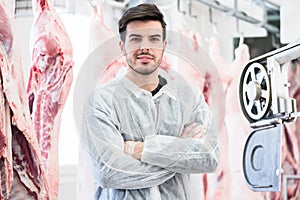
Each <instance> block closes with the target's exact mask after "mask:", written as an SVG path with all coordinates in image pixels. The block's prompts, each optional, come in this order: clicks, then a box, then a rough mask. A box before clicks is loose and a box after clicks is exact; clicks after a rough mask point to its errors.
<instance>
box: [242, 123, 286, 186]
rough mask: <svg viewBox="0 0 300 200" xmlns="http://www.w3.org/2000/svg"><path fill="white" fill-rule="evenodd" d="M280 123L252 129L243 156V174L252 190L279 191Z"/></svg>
mask: <svg viewBox="0 0 300 200" xmlns="http://www.w3.org/2000/svg"><path fill="white" fill-rule="evenodd" d="M280 164H281V124H277V125H273V126H271V127H268V128H265V129H258V130H256V131H253V132H252V133H251V135H250V136H249V138H248V140H247V142H246V145H245V149H244V157H243V169H244V175H245V178H246V181H247V184H248V187H249V188H250V189H251V190H253V191H269V192H270V191H279V190H280V172H281V166H280Z"/></svg>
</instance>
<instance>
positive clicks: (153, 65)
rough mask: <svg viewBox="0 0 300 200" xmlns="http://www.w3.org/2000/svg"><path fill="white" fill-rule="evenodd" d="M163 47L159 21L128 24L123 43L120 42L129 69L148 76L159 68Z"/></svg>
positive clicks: (164, 44) (163, 42)
mask: <svg viewBox="0 0 300 200" xmlns="http://www.w3.org/2000/svg"><path fill="white" fill-rule="evenodd" d="M165 46H166V42H165V41H163V29H162V26H161V23H160V22H159V21H146V22H143V21H133V22H130V23H128V24H127V27H126V37H125V43H123V42H122V41H121V42H120V47H121V49H122V51H123V52H124V54H125V56H126V60H127V63H128V65H129V67H130V68H131V69H132V70H134V71H135V72H136V73H138V74H142V75H149V74H151V73H153V72H154V71H155V70H156V69H157V68H158V67H159V65H160V63H161V60H162V57H163V53H164V49H165Z"/></svg>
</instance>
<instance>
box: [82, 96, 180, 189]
mask: <svg viewBox="0 0 300 200" xmlns="http://www.w3.org/2000/svg"><path fill="white" fill-rule="evenodd" d="M92 99H93V98H92ZM101 103H103V102H101ZM105 106H107V105H105V103H104V107H105ZM100 107H101V109H99V108H100ZM102 108H103V105H100V104H99V102H97V101H89V103H88V104H86V108H85V112H84V118H83V132H82V133H83V135H82V137H81V139H82V140H83V141H82V142H83V145H84V146H85V147H86V149H87V151H88V153H89V154H90V155H91V157H92V162H93V175H94V176H95V180H96V181H97V182H98V184H99V185H100V186H101V187H102V188H114V189H140V188H147V187H152V186H156V185H160V184H162V183H163V182H165V181H166V180H168V179H170V178H172V177H173V176H174V175H175V173H174V172H170V171H168V170H166V169H163V168H161V167H158V166H154V165H151V164H147V163H144V162H141V161H139V160H136V159H134V158H132V157H131V156H129V155H127V154H125V153H124V151H123V148H124V140H123V138H122V135H121V133H120V132H119V131H118V129H117V128H116V125H115V124H114V123H113V120H112V119H111V113H109V110H108V112H107V110H106V109H105V108H104V109H102Z"/></svg>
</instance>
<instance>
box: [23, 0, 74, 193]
mask: <svg viewBox="0 0 300 200" xmlns="http://www.w3.org/2000/svg"><path fill="white" fill-rule="evenodd" d="M33 10H34V23H33V26H32V32H31V47H32V49H31V51H32V66H31V68H30V77H29V82H28V88H27V93H28V98H29V109H30V113H31V118H32V121H33V126H34V130H35V133H36V136H37V139H38V143H39V147H40V151H41V155H42V160H43V164H44V166H45V168H46V173H47V178H48V182H49V187H50V189H51V191H50V196H51V197H53V198H54V199H57V196H58V190H59V173H58V167H59V164H58V139H59V130H60V123H61V113H62V111H63V108H64V105H65V102H66V99H67V96H68V94H69V90H70V87H71V83H72V80H73V61H72V59H73V58H72V56H73V50H72V44H71V40H70V38H69V36H68V34H67V32H66V29H65V27H64V25H63V23H62V21H61V19H60V17H59V15H58V14H57V12H56V10H55V9H54V7H53V4H52V1H50V0H33Z"/></svg>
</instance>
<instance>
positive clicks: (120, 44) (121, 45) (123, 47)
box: [119, 40, 125, 55]
mask: <svg viewBox="0 0 300 200" xmlns="http://www.w3.org/2000/svg"><path fill="white" fill-rule="evenodd" d="M119 46H120V49H121V51H122V53H123V55H125V45H124V42H123V41H121V40H120V42H119Z"/></svg>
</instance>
